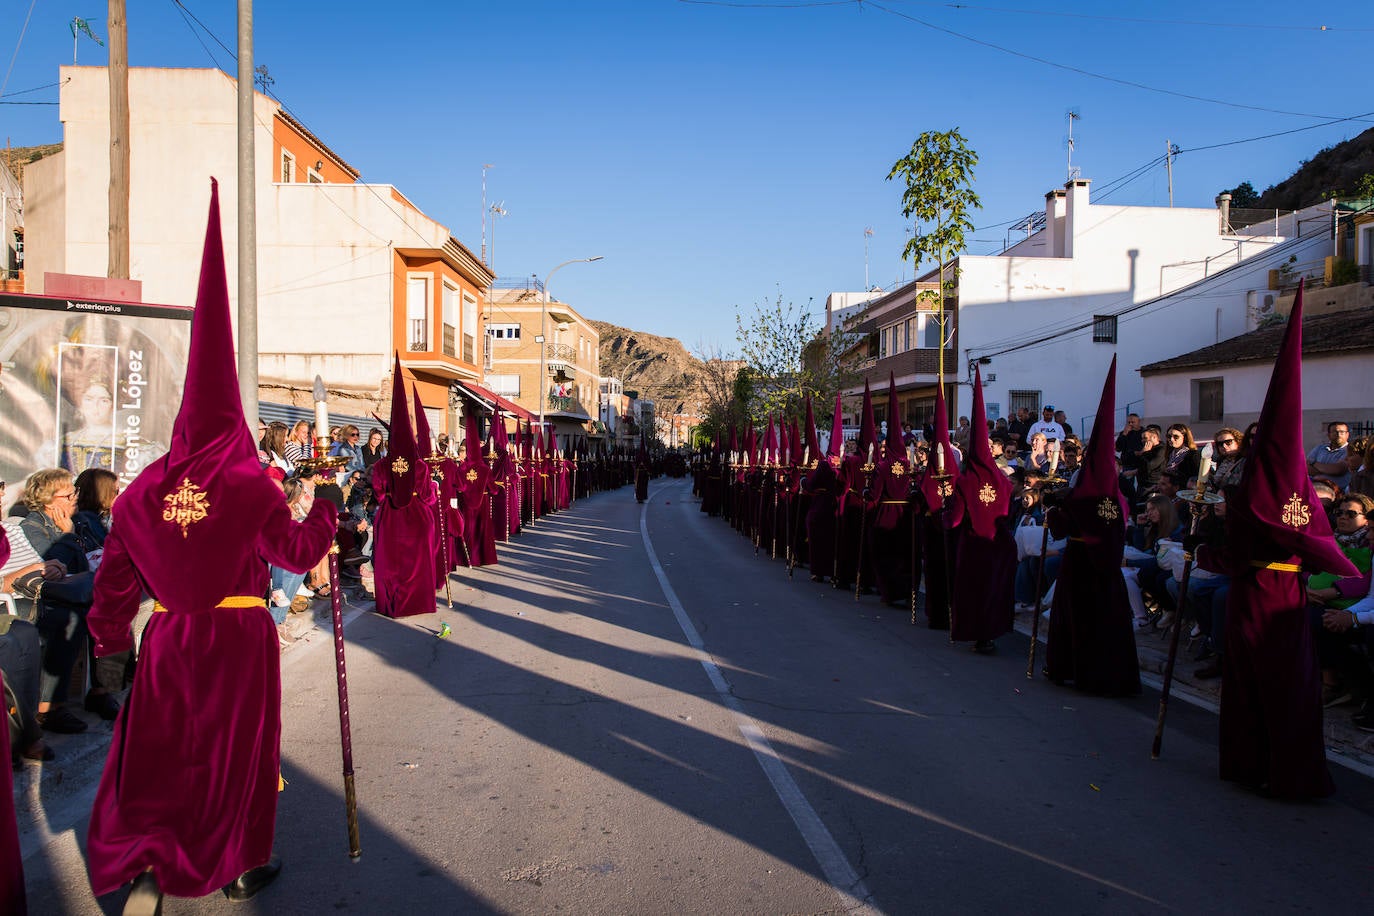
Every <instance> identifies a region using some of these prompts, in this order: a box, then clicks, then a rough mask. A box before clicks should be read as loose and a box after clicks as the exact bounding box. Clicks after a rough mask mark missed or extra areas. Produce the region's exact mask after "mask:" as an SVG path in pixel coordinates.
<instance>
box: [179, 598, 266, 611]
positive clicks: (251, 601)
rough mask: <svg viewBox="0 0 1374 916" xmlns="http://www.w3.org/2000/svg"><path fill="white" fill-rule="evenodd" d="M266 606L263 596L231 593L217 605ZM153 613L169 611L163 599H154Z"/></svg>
mask: <svg viewBox="0 0 1374 916" xmlns="http://www.w3.org/2000/svg"><path fill="white" fill-rule="evenodd" d="M266 606H267V602H266V601H264V600H263V599H262V598H255V597H253V596H252V595H230V596H229V597H228V598H225V599H224V600H223V601H221V602H220V603H219V604H217V605H215V607H217V608H221V607H223V608H241V607H266ZM153 613H155V614H165V613H167V608H166V607H164V606H163V604H162V602H161V601H154V602H153Z"/></svg>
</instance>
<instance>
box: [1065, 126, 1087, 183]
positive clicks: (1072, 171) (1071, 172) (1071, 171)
mask: <svg viewBox="0 0 1374 916" xmlns="http://www.w3.org/2000/svg"><path fill="white" fill-rule="evenodd" d="M1065 117H1066V118H1068V120H1069V139H1068V141H1067V144H1066V145H1067V146H1068V149H1069V161H1068V166H1069V174H1068V177H1067V178H1066V179H1065V180H1066V181H1073V180H1074V179H1075V178H1077V177H1078V176H1079V175H1082V174H1083V170H1082V169H1076V168H1074V166H1073V122H1074V121H1077V120H1078V119H1080V118H1082V117H1083V116H1082V115H1081V114H1079V113H1078V109H1077V108H1070V109H1069V110H1068V111H1067V112H1066V113H1065Z"/></svg>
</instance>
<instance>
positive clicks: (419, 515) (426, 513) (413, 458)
mask: <svg viewBox="0 0 1374 916" xmlns="http://www.w3.org/2000/svg"><path fill="white" fill-rule="evenodd" d="M405 391H406V389H405V381H404V379H403V377H402V374H401V359H400V356H399V354H398V355H397V357H396V361H395V367H394V368H393V370H392V386H391V440H390V442H391V450H390V451H389V452H388V453H387V456H386V457H385V458H383V459H382V460H380V461H378V462H377V463H376V464H374V465H372V488H373V490H374V491H376V494H377V516H376V518H375V520H374V521H375V526H376V527H375V531H374V535H373V537H374V540H373V545H372V567H373V575H374V581H375V583H376V589H377V612H378V613H379V614H384V615H385V616H387V617H411V616H414V615H416V614H432V613H434V612H435V610H436V603H435V598H434V583H435V582H437V581H439V580H438V579H437V576H436V573H435V570H434V557H435V555H436V554H437V552H438V544H437V543H436V538H437V536H438V535H437V532H436V530H435V512H436V511H437V507H436V505H435V504H436V503H437V502H438V499H439V494H438V491H437V490H436V489H435V486H434V481H433V480H431V479H430V476H429V473H428V472H429V469H428V468H427V467H426V466H425V463H424V462H423V461H421V460H420V456H419V455H417V454H416V444H415V438H414V436H413V435H412V434H411V431H410V430H411V426H410V424H411V420H410V411H409V410H408V409H407V407H406V393H405Z"/></svg>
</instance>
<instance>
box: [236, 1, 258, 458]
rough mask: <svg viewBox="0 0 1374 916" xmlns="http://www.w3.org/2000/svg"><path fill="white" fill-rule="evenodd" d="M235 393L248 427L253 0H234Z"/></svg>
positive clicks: (254, 261)
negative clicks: (236, 71) (236, 55)
mask: <svg viewBox="0 0 1374 916" xmlns="http://www.w3.org/2000/svg"><path fill="white" fill-rule="evenodd" d="M238 39H239V40H238V49H239V76H238V184H239V195H238V235H239V245H238V255H239V308H238V318H239V339H238V347H239V359H238V363H239V397H240V398H242V400H243V415H244V419H245V420H246V421H247V423H248V428H249V429H250V430H253V431H254V432H256V431H257V428H258V208H257V197H256V193H255V192H256V190H257V175H256V170H255V169H254V161H253V131H254V126H255V125H254V120H253V109H254V106H255V105H256V104H257V101H256V98H255V96H256V94H257V93H256V92H255V91H254V89H253V0H238Z"/></svg>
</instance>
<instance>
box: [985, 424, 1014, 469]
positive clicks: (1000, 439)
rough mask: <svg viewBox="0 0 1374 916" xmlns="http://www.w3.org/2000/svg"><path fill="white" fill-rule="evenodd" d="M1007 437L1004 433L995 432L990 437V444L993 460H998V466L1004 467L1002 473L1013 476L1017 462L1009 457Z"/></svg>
mask: <svg viewBox="0 0 1374 916" xmlns="http://www.w3.org/2000/svg"><path fill="white" fill-rule="evenodd" d="M1006 443H1007V439H1006V436H1004V435H1003V434H1002V433H999V432H993V434H992V435H991V436H990V437H989V438H988V446H989V447H990V448H991V449H992V460H993V461H995V462H997V466H998V467H999V468H1001V469H1002V473H1003V474H1006V475H1007V476H1011V474H1012V472H1013V471H1014V470H1015V469H1016V464H1015V462H1014V461H1013V460H1012V459H1009V458H1008V457H1007V453H1006Z"/></svg>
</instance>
